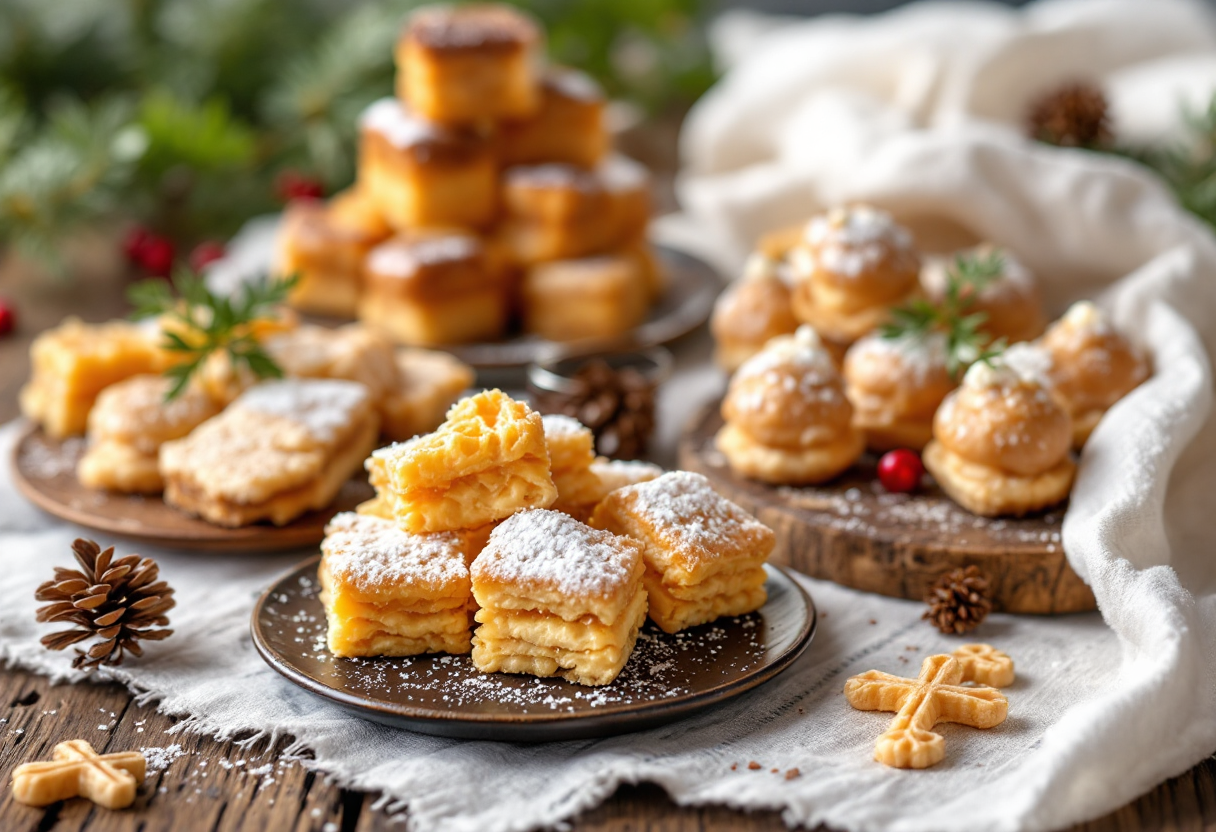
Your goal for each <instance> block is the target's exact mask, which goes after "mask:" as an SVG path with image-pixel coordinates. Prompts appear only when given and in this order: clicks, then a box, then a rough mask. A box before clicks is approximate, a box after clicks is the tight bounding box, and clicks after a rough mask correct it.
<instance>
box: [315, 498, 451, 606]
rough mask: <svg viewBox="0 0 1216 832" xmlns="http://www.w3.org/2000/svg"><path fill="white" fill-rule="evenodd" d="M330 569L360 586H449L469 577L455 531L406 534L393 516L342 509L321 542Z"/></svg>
mask: <svg viewBox="0 0 1216 832" xmlns="http://www.w3.org/2000/svg"><path fill="white" fill-rule="evenodd" d="M321 551H322V552H323V553H324V554H325V563H326V565H327V567H328V569H329V571H330V573H331V574H332V575H333V576H334V577H335V578H337V579H338V580H339V581H342V582H343V583H349V584H351V585H353V586H355V587H357V588H359V589H363V590H368V589H376V588H379V587H383V586H386V585H388V586H402V585H407V586H408V585H426V586H436V585H446V584H452V583H456V582H462V581H467V580H468V568H467V567H466V566H465V559H464V555H463V554H462V549H461V539H460V537H459V536H458V535H456V534H451V533H438V534H407V533H405V532H403V531H401V530H400V529H398V528H397V527H396V526H395V525H394V524H393V523H392V521H390V520H384V519H382V518H379V517H371V516H366V515H362V514H355V513H353V512H349V511H347V512H343V513H341V514H339V515H337V516H335V517H334V519H333V520H331V521H330V523H329V525H328V526H326V527H325V540H324V541H323V542H322V543H321Z"/></svg>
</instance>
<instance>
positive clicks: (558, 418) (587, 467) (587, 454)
mask: <svg viewBox="0 0 1216 832" xmlns="http://www.w3.org/2000/svg"><path fill="white" fill-rule="evenodd" d="M541 421H542V423H543V424H544V428H545V443H546V444H547V445H548V446H549V464H550V470H551V471H552V472H553V484H554V485H556V486H557V501H556V502H555V503H554V504H553V508H554V509H555V510H557V511H563V512H565V513H566V514H569V515H570V516H571V517H574V518H576V519H578V520H586V519H587V518H588V517H590V516H591V509H593V508H595V503H596V502H597V499H598V497H599V495H600V492H601V490H602V487H601V485H600V479H599V477H597V476H596V475H595V474H594V473H592V471H591V465H592V464H593V463H594V462H595V436H594V435H593V434H592V433H591V429H590V428H588V427H586V426H585V425H583V423H582V422H580V421H579V420H578V419H575V418H573V417H570V416H563V415H561V414H557V413H550V414H547V415H545V416H544V417H542V419H541Z"/></svg>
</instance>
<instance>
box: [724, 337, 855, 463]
mask: <svg viewBox="0 0 1216 832" xmlns="http://www.w3.org/2000/svg"><path fill="white" fill-rule="evenodd" d="M722 418H723V419H724V420H725V421H726V424H725V425H724V426H723V427H722V429H721V430H720V431H719V432H718V436H717V440H716V441H717V446H718V450H720V451H721V452H722V453H723V455H724V456H725V457H726V459H727V462H729V463H730V467H731V469H732V470H733V471H734V472H735V473H737V474H740V475H742V476H745V477H750V478H752V479H757V480H760V481H762V482H768V483H773V484H781V485H801V484H814V483H820V482H826V481H827V480H830V479H832V478H833V477H835V476H837V475H838V474H840V473H842V472H843V471H844V470H845V469H846V468H848V467H849V466H850V465H852V464H853V463H854V462H856V461H857V458H858V457H859V456H861V453H862V451H864V450H865V438H864V436H863V435H862V433H861V431H859V430H858V429H857V428H856V427H854V426H853V422H852V419H853V408H852V406H851V405H850V404H849V400H848V398H847V397H846V396H845V392H844V382H843V381H842V380H841V378H840V373H839V372H838V371H837V370H836V365H835V364H834V363H833V362H832V357H831V355H829V354H828V352H827V350H825V349H824V348H823V345H822V344H821V343H820V341H819V337H818V336H817V335H816V334H815V331H814V330H813V329H811V328H810V327H808V326H803V327H800V328H799V329H798V331H797V332H796V333H795V334H794V335H782V336H780V337H777V338H774V339H773V340H772V341H770V342H769V343H768V344H767V345H766V346H765V348H764V349H763V350H761V351H760V352H759V353H758V354H757V355H755V356H754V357H753V358H751V359H749V360H748V361H747V362H746V363H744V365H743V366H742V367H740V368H739V371H738V372H737V373H735V375H734V377H733V378H732V379H731V381H730V387H729V388H728V389H727V392H726V398H725V399H724V400H723V402H722Z"/></svg>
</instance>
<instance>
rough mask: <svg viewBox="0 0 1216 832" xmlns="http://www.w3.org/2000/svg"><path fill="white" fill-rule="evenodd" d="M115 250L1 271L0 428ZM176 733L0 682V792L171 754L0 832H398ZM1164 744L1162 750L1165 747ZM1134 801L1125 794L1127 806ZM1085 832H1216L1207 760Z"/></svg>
mask: <svg viewBox="0 0 1216 832" xmlns="http://www.w3.org/2000/svg"><path fill="white" fill-rule="evenodd" d="M115 248H116V245H114V244H111V243H106V244H101V245H99V244H98V243H97V242H96V241H94V242H93V243H91V244H88V245H86V246H85V251H86V252H87V254H86V256H83V257H81V258H80V259H79V262H78V263H77V265H76V269H75V274H76V277H75V278H74V280H73V281H72V282H71V283H60V282H55V281H54V280H53V279H50V278H47V277H45V276H38V275H36V274H35V273H34V272H32V271H31V270H30V269H28V268H25V267H22V266H20V265H19V264H16V263H13V262H12V261H9V262H5V263H3V264H0V297H5V298H8V299H10V300H11V301H14V302H15V304H16V307H17V312H18V316H19V328H18V331H17V332H16V333H15V334H14V335H11V336H9V337H8V338H5V339H3V340H0V423H2V422H5V421H8V420H9V419H11V418H13V417H14V416H16V415H17V391H18V389H19V388H20V386H21V384H22V383H23V381H24V379H25V377H26V375H27V373H28V367H27V358H26V352H27V349H28V347H29V342H30V341H31V340H32V338H33V336H34V335H35V334H36V333H37V332H38V331H40V330H42V329H44V328H46V327H49V326H53V325H54V324H56V323H58V322H59V320H60V319H61V318H62V317H63V316H64V315H66V314H69V313H71V314H78V315H80V316H81V317H83V318H85V319H86V320H105V319H107V318H110V317H115V316H118V315H121V314H123V311H124V304H123V301H122V285H123V283H124V282H125V280H126V278H125V276H124V275H123V274H122V270H121V268H120V267H119V264H118V263H117V259H116V257H115V255H114V254H113V251H114V249H115ZM173 723H174V720H173V719H171V718H169V717H166V716H164V715H162V714H158V713H156V710H155V707H153V706H139V705H136V704H135V702H134V701H133V698H132V696H131V695H130V694H128V693H127V692H126V691H125V690H124V689H123V688H121V687H119V686H118V685H114V684H103V685H91V684H81V685H62V686H52V685H51V684H49V683H48V682H47V681H46V680H45V679H43V678H40V677H37V676H34V675H32V674H29V673H25V672H22V671H13V670H0V783H5V784H7V783H8V781H9V778H10V776H11V772H12V769H13V768H14V767H15V766H17V765H19V764H20V763H23V762H28V761H31V760H43V759H48V757H49V755H50V752H51V749H52V748H53V747H54V745H55V744H56V743H58V742H61V741H63V740H68V739H77V738H83V739H86V740H88V741H89V742H90V743H92V744H93V746H94V748H96V749H97V750H98V752H100V753H105V752H107V751H120V750H129V749H136V748H141V747H147V748H171V747H173V746H177V748H176V749H174V751H173V752H172V753H165V754H162V755H159V756H161V757H163V758H164V760H165V761H166V762H167V763H168V765H167V767H166V768H165V769H164V770H162V771H157V772H154V773H150V775H149V778H148V781H147V784H146V785H145V786H144V787H143V788H142V789H141V791H140V794H139V797H138V799H137V801H136V803H135V805H134V806H133V807H132V808H131V809H129V810H126V811H122V812H109V811H106V810H104V809H96V808H94V807H93V805H92V804H90V803H87V802H85V801H81V800H73V801H69V802H67V803H64V804H57V805H54V806H51V807H49V808H48V809H45V810H41V809H31V808H29V807H26V806H21V805H18V804H16V803H14V802H13V801H12V799H11V797H10V794H9V790H8V789H7V788H3V787H0V788H2V790H0V832H50V830H55V832H60V830H63V832H68V830H72V831H73V832H76V831H77V830H89V831H90V832H159V831H160V830H173V831H174V832H182V831H183V830H189V832H204V830H257V831H258V832H277V830H294V831H296V832H303V831H304V830H313V831H315V832H355V831H356V830H380V829H384V830H388V829H390V828H391V829H403V828H404V827H403V826H401V825H399V824H394V823H393V822H392V820H391V819H390V818H389V817H388V816H386V815H385V814H384V813H382V812H380V811H377V810H375V809H373V808H372V804H373V803H374V802H375V798H376V796H375V795H365V794H362V793H359V792H354V791H349V790H346V789H341V788H338V787H337V786H335V785H333V784H331V783H327V782H326V781H325V780H324V778H323V777H318V776H317V775H316V774H314V773H312V772H309V771H308V770H307V769H306V768H305V767H304V766H303V765H301V764H300V763H298V762H284V761H281V760H280V759H279V757H278V755H277V754H276V753H275V752H276V751H277V750H278V749H279V748H282V747H283V745H284V744H285V742H286V740H284V741H283V742H282V743H281V744H280V745H279V746H277V747H275V748H268V747H267V746H266V745H265V744H264V743H263V744H259V745H255V746H253V747H242V746H240V745H238V744H237V743H236V742H216V741H214V740H211V739H207V738H205V737H200V736H196V735H192V734H178V735H172V736H170V735H167V731H168V730H169V729H170V728H171V727H172V725H173ZM1168 741H1169V738H1168V737H1163V738H1162V742H1168ZM1128 797H1129V798H1130V797H1133V795H1128ZM573 828H574V829H575V830H580V832H592V830H614V832H625V830H649V831H650V832H693V831H694V830H704V832H709V831H710V830H715V832H716V830H733V829H748V830H778V829H783V828H784V826H783V825H782V822H781V819H780V816H779V814H777V813H774V812H754V813H749V814H743V813H739V812H735V811H732V810H729V809H724V808H718V807H705V808H679V807H677V806H675V805H674V804H673V803H672V802H671V801H670V800H669V799H668V798H667V796H666V795H665V793H664V792H663V791H662V790H661V789H660V788H658V787H657V786H650V785H642V786H625V787H622V788H621V789H619V790H618V791H617V793H616V794H615V795H614V796H613V797H611V798H610V799H609V800H608V801H607V802H605V803H604V804H603V805H602V806H600V807H599V808H596V809H594V810H591V811H589V812H587V813H585V814H584V815H582V816H580V817H579V818H577V819H575V820H574V822H573ZM1078 828H1080V829H1086V830H1094V832H1098V830H1101V832H1114V831H1115V830H1130V829H1135V830H1199V829H1216V760H1214V759H1212V758H1209V759H1207V760H1205V761H1204V762H1203V763H1201V764H1200V765H1198V766H1196V767H1195V768H1194V769H1192V770H1191V771H1189V772H1187V773H1185V774H1183V775H1182V776H1180V777H1177V778H1174V779H1173V780H1170V781H1169V782H1167V783H1164V784H1162V785H1161V786H1159V787H1157V788H1156V789H1154V790H1153V791H1152V792H1150V793H1149V794H1147V795H1145V796H1143V797H1140V798H1139V799H1138V800H1135V801H1134V802H1132V803H1130V804H1129V805H1128V806H1126V807H1124V808H1123V809H1120V810H1119V811H1117V812H1114V813H1112V814H1110V815H1108V816H1107V817H1105V818H1101V819H1099V820H1097V821H1094V822H1092V823H1089V824H1086V825H1084V826H1083V827H1078Z"/></svg>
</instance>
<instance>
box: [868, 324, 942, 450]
mask: <svg viewBox="0 0 1216 832" xmlns="http://www.w3.org/2000/svg"><path fill="white" fill-rule="evenodd" d="M946 359H947V353H946V336H945V334H943V333H940V332H929V333H925V334H924V335H920V336H917V335H902V336H900V337H897V338H886V337H883V336H882V335H878V334H872V335H867V336H866V337H865V338H862V339H861V340H860V341H858V342H857V343H855V344H854V345H853V346H851V347H849V351H848V353H846V354H845V358H844V382H845V393H846V395H848V397H849V402H850V404H852V405H853V424H854V425H855V426H856V427H857V428H859V429H860V430H861V431H862V432H864V433H865V436H866V446H867V447H868V448H869V449H870V450H872V451H878V452H882V451H889V450H892V449H894V448H912V449H914V450H918V451H919V450H920V449H922V448H924V447H925V445H927V444H928V443H929V440H930V439H932V438H933V415H934V413H936V412H937V408H938V405H940V404H941V403H942V400H943V399H945V398H946V396H947V394H949V393H950V391H951V390H953V389H954V388H955V387H956V386H957V384H956V383H955V381H954V378H953V376H951V374H950V370H949V369H948V366H947V361H946Z"/></svg>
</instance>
